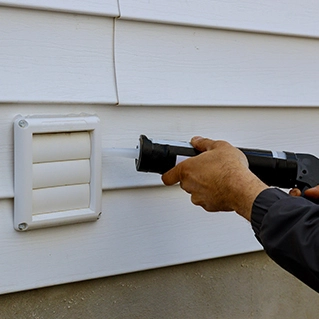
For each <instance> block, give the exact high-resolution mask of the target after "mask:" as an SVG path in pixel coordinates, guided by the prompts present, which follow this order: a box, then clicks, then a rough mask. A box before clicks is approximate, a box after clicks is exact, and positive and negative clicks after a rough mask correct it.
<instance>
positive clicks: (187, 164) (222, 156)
mask: <svg viewBox="0 0 319 319" xmlns="http://www.w3.org/2000/svg"><path fill="white" fill-rule="evenodd" d="M191 143H192V145H193V146H194V147H195V148H196V149H198V150H199V151H201V152H203V153H201V154H199V155H198V156H195V157H192V158H189V159H187V160H185V161H183V162H182V163H180V164H178V165H176V166H175V167H174V168H172V169H171V170H170V171H168V172H167V173H165V174H164V175H163V176H162V180H163V183H164V184H165V185H174V184H176V183H178V182H179V183H180V186H181V188H182V189H184V190H185V191H186V192H187V193H189V194H191V201H192V202H193V204H195V205H200V206H202V207H203V208H204V209H205V210H207V211H209V212H217V211H233V210H234V211H236V212H237V213H238V214H240V215H241V216H243V217H245V218H246V219H247V220H250V216H251V208H252V205H253V202H254V200H255V199H256V197H257V196H258V194H259V193H260V192H261V191H263V190H264V189H266V188H268V186H267V185H265V184H264V183H263V182H262V181H261V180H260V179H258V178H257V177H256V176H255V175H254V174H253V173H252V172H251V171H250V170H249V169H248V161H247V159H246V156H245V155H244V154H243V153H242V152H241V151H240V150H238V149H237V148H235V147H233V146H232V145H230V144H229V143H227V142H225V141H213V140H210V139H206V138H202V137H194V138H192V140H191Z"/></svg>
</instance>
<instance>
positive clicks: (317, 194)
mask: <svg viewBox="0 0 319 319" xmlns="http://www.w3.org/2000/svg"><path fill="white" fill-rule="evenodd" d="M289 194H290V195H291V196H301V191H300V189H298V188H293V189H291V190H290V192H289ZM305 197H306V198H308V199H310V200H313V201H315V202H318V200H319V185H317V186H315V187H312V188H309V189H307V190H306V191H305Z"/></svg>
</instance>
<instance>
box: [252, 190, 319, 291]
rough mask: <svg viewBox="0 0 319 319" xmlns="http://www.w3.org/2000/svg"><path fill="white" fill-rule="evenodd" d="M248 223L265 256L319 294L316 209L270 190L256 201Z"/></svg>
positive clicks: (314, 206) (305, 201) (318, 225)
mask: <svg viewBox="0 0 319 319" xmlns="http://www.w3.org/2000/svg"><path fill="white" fill-rule="evenodd" d="M251 222H252V227H253V229H254V232H255V234H256V237H257V239H258V240H259V241H260V242H261V244H262V245H263V247H264V248H265V251H266V252H267V254H268V255H269V256H270V257H271V258H272V259H273V260H274V261H275V262H276V263H278V264H279V265H280V266H281V267H283V268H284V269H286V270H287V271H288V272H290V273H291V274H293V275H294V276H295V277H297V278H299V279H300V280H301V281H303V282H304V283H305V284H307V285H308V286H310V287H311V288H313V289H314V290H316V291H317V292H319V253H318V247H319V205H315V204H313V203H312V202H310V201H308V200H306V199H304V198H302V197H292V196H289V195H287V194H286V193H284V192H282V191H280V190H278V189H269V190H265V191H263V192H261V193H260V194H259V196H258V197H257V198H256V200H255V202H254V205H253V209H252V220H251Z"/></svg>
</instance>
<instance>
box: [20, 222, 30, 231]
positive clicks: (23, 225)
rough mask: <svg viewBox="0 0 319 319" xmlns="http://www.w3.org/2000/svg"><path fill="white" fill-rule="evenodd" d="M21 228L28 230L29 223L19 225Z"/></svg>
mask: <svg viewBox="0 0 319 319" xmlns="http://www.w3.org/2000/svg"><path fill="white" fill-rule="evenodd" d="M18 228H19V230H22V231H23V230H26V229H27V228H28V224H27V223H21V224H19V225H18Z"/></svg>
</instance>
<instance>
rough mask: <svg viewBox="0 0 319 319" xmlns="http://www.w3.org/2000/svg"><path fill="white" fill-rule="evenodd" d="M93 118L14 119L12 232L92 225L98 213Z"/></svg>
mask: <svg viewBox="0 0 319 319" xmlns="http://www.w3.org/2000/svg"><path fill="white" fill-rule="evenodd" d="M100 143H101V139H100V129H99V119H98V117H97V116H66V117H35V116H30V117H21V116H19V117H17V118H16V119H15V121H14V175H15V178H14V189H15V195H14V228H15V229H16V230H19V231H26V230H31V229H35V228H44V227H51V226H57V225H63V224H70V223H79V222H86V221H94V220H97V219H98V218H99V215H100V212H101V193H102V186H101V172H102V171H101V145H100Z"/></svg>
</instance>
